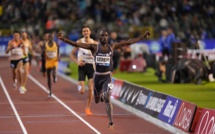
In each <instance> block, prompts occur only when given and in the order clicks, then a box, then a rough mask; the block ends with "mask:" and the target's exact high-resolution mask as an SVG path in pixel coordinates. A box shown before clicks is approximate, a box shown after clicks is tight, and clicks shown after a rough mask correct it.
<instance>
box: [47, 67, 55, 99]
mask: <svg viewBox="0 0 215 134" xmlns="http://www.w3.org/2000/svg"><path fill="white" fill-rule="evenodd" d="M46 72H47V78H48V88H49V91H50V95H51V94H52V82H51V73H52V77H53V81H54V79H55V78H56V67H53V68H47V69H46Z"/></svg>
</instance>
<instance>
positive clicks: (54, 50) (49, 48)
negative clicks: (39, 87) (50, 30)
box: [44, 34, 59, 97]
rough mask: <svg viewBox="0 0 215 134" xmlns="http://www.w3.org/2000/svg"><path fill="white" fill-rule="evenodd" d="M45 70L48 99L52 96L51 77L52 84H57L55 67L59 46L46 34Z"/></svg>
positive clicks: (50, 35)
mask: <svg viewBox="0 0 215 134" xmlns="http://www.w3.org/2000/svg"><path fill="white" fill-rule="evenodd" d="M44 52H45V61H46V62H45V67H46V68H45V69H46V72H47V80H48V88H49V97H51V96H52V82H51V75H52V76H53V82H54V83H56V82H57V76H56V75H57V66H58V60H59V46H58V44H57V43H56V42H55V41H54V40H53V35H52V34H48V41H47V42H46V43H45V50H44Z"/></svg>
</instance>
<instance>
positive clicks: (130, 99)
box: [119, 82, 142, 107]
mask: <svg viewBox="0 0 215 134" xmlns="http://www.w3.org/2000/svg"><path fill="white" fill-rule="evenodd" d="M141 88H142V87H139V86H136V85H133V84H131V83H128V82H124V83H123V87H122V89H121V92H120V95H119V100H120V101H121V102H123V103H125V104H128V105H130V106H132V107H134V106H135V104H136V101H137V99H138V96H139V94H140V92H141Z"/></svg>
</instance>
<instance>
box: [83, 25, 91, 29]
mask: <svg viewBox="0 0 215 134" xmlns="http://www.w3.org/2000/svg"><path fill="white" fill-rule="evenodd" d="M83 28H89V29H90V26H88V25H83V26H82V28H81V29H83Z"/></svg>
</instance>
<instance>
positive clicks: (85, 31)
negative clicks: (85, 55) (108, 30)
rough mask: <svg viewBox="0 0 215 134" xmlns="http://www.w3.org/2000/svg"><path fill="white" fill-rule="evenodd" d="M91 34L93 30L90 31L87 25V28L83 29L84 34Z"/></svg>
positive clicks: (88, 35) (87, 35) (85, 35)
mask: <svg viewBox="0 0 215 134" xmlns="http://www.w3.org/2000/svg"><path fill="white" fill-rule="evenodd" d="M90 34H91V31H90V29H89V28H88V27H85V28H83V29H82V35H83V36H84V37H90Z"/></svg>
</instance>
